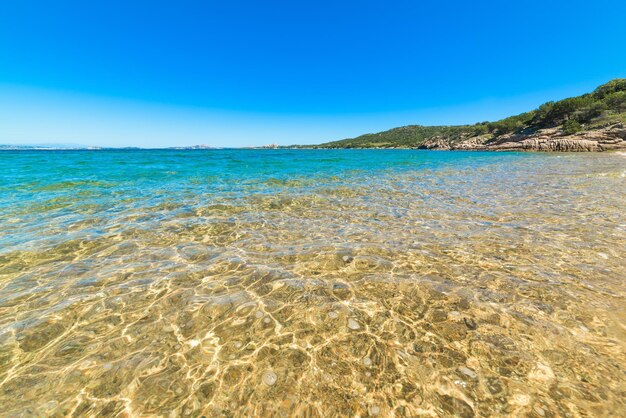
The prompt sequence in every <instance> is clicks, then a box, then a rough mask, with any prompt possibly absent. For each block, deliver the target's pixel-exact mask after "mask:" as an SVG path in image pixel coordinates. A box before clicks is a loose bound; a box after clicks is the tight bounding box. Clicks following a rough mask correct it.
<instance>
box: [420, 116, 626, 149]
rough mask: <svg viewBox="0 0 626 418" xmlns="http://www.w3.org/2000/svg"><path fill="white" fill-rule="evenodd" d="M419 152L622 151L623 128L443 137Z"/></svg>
mask: <svg viewBox="0 0 626 418" xmlns="http://www.w3.org/2000/svg"><path fill="white" fill-rule="evenodd" d="M418 148H419V149H432V150H476V151H545V152H601V151H612V150H626V126H625V125H624V124H623V123H618V124H614V125H610V126H606V127H603V128H600V129H595V130H589V131H585V132H578V133H576V134H573V135H566V134H564V133H563V132H562V130H560V129H558V128H550V129H542V130H539V131H536V132H533V133H529V134H523V133H518V134H506V135H502V136H498V137H495V138H489V137H484V136H483V137H480V136H479V137H469V138H467V139H462V140H460V141H455V142H451V141H448V140H446V139H445V138H443V137H434V138H431V139H428V140H426V141H424V142H423V143H422V144H421V145H420V146H419V147H418Z"/></svg>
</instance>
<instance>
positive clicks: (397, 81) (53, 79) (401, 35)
mask: <svg viewBox="0 0 626 418" xmlns="http://www.w3.org/2000/svg"><path fill="white" fill-rule="evenodd" d="M625 19H626V2H623V1H617V0H613V1H606V0H596V1H594V2H588V1H578V0H573V1H561V0H559V1H549V0H543V1H535V0H530V1H524V2H521V1H509V2H503V1H482V2H480V1H474V2H468V1H447V2H445V1H440V2H418V1H385V2H382V1H367V0H361V1H325V0H321V1H315V2H313V1H311V2H308V1H293V0H292V1H268V2H258V1H256V2H253V1H237V0H231V1H220V2H214V1H185V0H178V1H176V2H174V1H150V2H148V1H133V2H128V1H117V0H111V1H107V2H85V1H64V0H58V1H6V2H2V3H1V4H0V143H22V144H26V143H51V142H71V143H80V144H86V145H106V146H125V145H133V146H155V147H156V146H172V145H190V144H201V143H203V144H208V145H214V146H246V145H260V144H265V143H270V142H278V143H281V144H292V143H316V142H322V141H326V140H333V139H340V138H344V137H349V136H355V135H359V134H361V133H366V132H371V131H377V130H383V129H388V128H391V127H394V126H398V125H404V124H417V123H419V124H457V123H473V122H478V121H483V120H494V119H498V118H500V117H503V116H508V115H510V114H513V113H519V112H522V111H526V110H529V109H531V108H534V107H536V106H538V105H539V104H541V103H543V102H545V101H547V100H553V99H559V98H563V97H567V96H572V95H577V94H580V93H584V92H587V91H589V90H592V89H593V88H594V87H595V86H597V85H598V84H601V83H603V82H605V81H608V80H609V79H611V78H615V77H626V48H625V47H624V45H626V30H624V26H623V24H624V21H625Z"/></svg>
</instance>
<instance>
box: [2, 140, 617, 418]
mask: <svg viewBox="0 0 626 418" xmlns="http://www.w3.org/2000/svg"><path fill="white" fill-rule="evenodd" d="M625 177H626V158H624V156H621V155H618V154H558V155H557V154H530V153H479V152H474V153H464V152H427V151H400V150H386V151H383V150H380V151H369V150H343V151H342V150H325V151H313V150H300V151H275V150H259V151H252V150H248V151H241V150H240V151H234V150H233V151H229V150H221V151H212V150H211V151H99V152H75V151H72V152H70V151H64V152H2V153H0V405H1V406H2V408H0V409H1V410H0V415H2V416H20V415H24V416H51V415H56V416H65V415H75V416H116V415H117V416H151V415H162V416H194V417H196V416H202V415H204V416H206V417H214V416H320V417H321V416H376V415H378V416H407V417H409V416H461V417H466V416H467V417H469V416H474V415H476V416H501V415H513V416H534V417H556V416H572V417H576V416H619V415H622V416H623V415H625V413H626V405H625V399H626V382H625V376H626V375H625V372H626V357H625V356H624V348H625V344H626V328H625V326H624V323H625V320H626V301H625V299H624V297H625V296H626V288H625V285H624V278H625V277H626V263H625V262H624V259H626V209H625V208H626V178H625Z"/></svg>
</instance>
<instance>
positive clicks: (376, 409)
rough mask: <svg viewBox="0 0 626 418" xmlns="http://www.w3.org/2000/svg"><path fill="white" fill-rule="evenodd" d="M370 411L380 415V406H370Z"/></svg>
mask: <svg viewBox="0 0 626 418" xmlns="http://www.w3.org/2000/svg"><path fill="white" fill-rule="evenodd" d="M370 412H371V413H372V415H378V414H380V407H379V406H376V405H374V406H372V407H371V408H370Z"/></svg>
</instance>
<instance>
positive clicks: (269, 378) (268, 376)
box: [263, 370, 277, 386]
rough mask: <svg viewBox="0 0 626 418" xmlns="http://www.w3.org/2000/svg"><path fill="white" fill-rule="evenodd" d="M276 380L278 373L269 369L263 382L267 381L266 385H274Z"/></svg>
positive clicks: (264, 375)
mask: <svg viewBox="0 0 626 418" xmlns="http://www.w3.org/2000/svg"><path fill="white" fill-rule="evenodd" d="M276 380H277V377H276V373H274V372H273V371H271V370H268V371H266V372H265V373H263V383H265V384H266V385H268V386H272V385H273V384H274V383H276Z"/></svg>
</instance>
